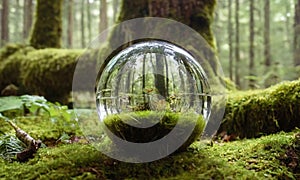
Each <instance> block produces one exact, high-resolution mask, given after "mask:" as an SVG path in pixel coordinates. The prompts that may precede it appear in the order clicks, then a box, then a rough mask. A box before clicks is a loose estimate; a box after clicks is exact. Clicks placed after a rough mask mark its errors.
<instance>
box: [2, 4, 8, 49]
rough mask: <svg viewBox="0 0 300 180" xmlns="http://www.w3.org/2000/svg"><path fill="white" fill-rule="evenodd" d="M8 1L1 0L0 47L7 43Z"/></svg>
mask: <svg viewBox="0 0 300 180" xmlns="http://www.w3.org/2000/svg"><path fill="white" fill-rule="evenodd" d="M8 24H9V1H8V0H2V14H1V46H3V45H5V44H6V43H7V42H8V41H9V26H8Z"/></svg>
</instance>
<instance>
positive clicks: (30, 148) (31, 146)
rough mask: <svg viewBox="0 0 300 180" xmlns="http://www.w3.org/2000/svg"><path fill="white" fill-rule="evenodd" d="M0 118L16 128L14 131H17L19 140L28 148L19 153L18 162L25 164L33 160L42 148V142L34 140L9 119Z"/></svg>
mask: <svg viewBox="0 0 300 180" xmlns="http://www.w3.org/2000/svg"><path fill="white" fill-rule="evenodd" d="M0 118H2V119H4V120H5V121H6V122H8V123H9V124H10V126H12V127H13V128H14V130H15V131H16V136H17V138H18V139H19V140H20V141H22V142H23V143H24V144H25V145H26V146H27V148H26V149H25V150H24V151H22V152H20V153H17V160H18V161H20V162H25V161H27V160H28V159H30V158H33V155H34V154H35V153H36V152H37V150H38V149H39V148H40V147H41V144H42V142H41V141H40V140H35V139H34V138H32V137H31V136H30V135H29V134H28V133H26V132H25V131H24V130H22V129H21V128H19V127H18V126H17V125H16V124H15V123H13V122H12V121H10V120H9V119H8V118H7V117H5V116H3V115H1V114H0Z"/></svg>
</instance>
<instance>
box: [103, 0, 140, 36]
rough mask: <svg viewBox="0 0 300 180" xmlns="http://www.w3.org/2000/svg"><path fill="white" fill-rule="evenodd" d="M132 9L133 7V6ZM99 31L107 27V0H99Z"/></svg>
mask: <svg viewBox="0 0 300 180" xmlns="http://www.w3.org/2000/svg"><path fill="white" fill-rule="evenodd" d="M133 9H134V8H133ZM99 18H100V19H99V20H100V21H99V33H101V32H102V31H103V30H105V29H106V28H107V27H108V22H107V2H106V0H101V1H100V17H99Z"/></svg>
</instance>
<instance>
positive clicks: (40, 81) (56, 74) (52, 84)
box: [21, 49, 83, 104]
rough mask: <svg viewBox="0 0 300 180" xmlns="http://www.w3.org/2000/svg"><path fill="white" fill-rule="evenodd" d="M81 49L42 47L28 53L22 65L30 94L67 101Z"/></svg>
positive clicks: (25, 85)
mask: <svg viewBox="0 0 300 180" xmlns="http://www.w3.org/2000/svg"><path fill="white" fill-rule="evenodd" d="M82 52H83V51H81V50H63V49H42V50H35V51H32V52H30V53H28V54H27V56H26V57H25V58H26V60H25V61H24V62H23V64H22V67H21V72H22V74H21V81H22V84H23V85H24V87H26V91H27V92H29V93H30V94H37V95H41V96H44V97H45V98H46V99H48V100H50V101H58V102H60V103H63V104H65V103H67V102H68V98H69V94H70V92H71V89H72V80H73V74H74V70H75V67H76V63H77V57H78V56H79V55H80V54H81V53H82Z"/></svg>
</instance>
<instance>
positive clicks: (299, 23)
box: [294, 0, 300, 66]
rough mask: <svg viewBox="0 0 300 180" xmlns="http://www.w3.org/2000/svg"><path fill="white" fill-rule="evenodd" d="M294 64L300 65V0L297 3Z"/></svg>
mask: <svg viewBox="0 0 300 180" xmlns="http://www.w3.org/2000/svg"><path fill="white" fill-rule="evenodd" d="M294 65H295V66H300V0H298V1H297V3H296V5H295V24H294Z"/></svg>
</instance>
